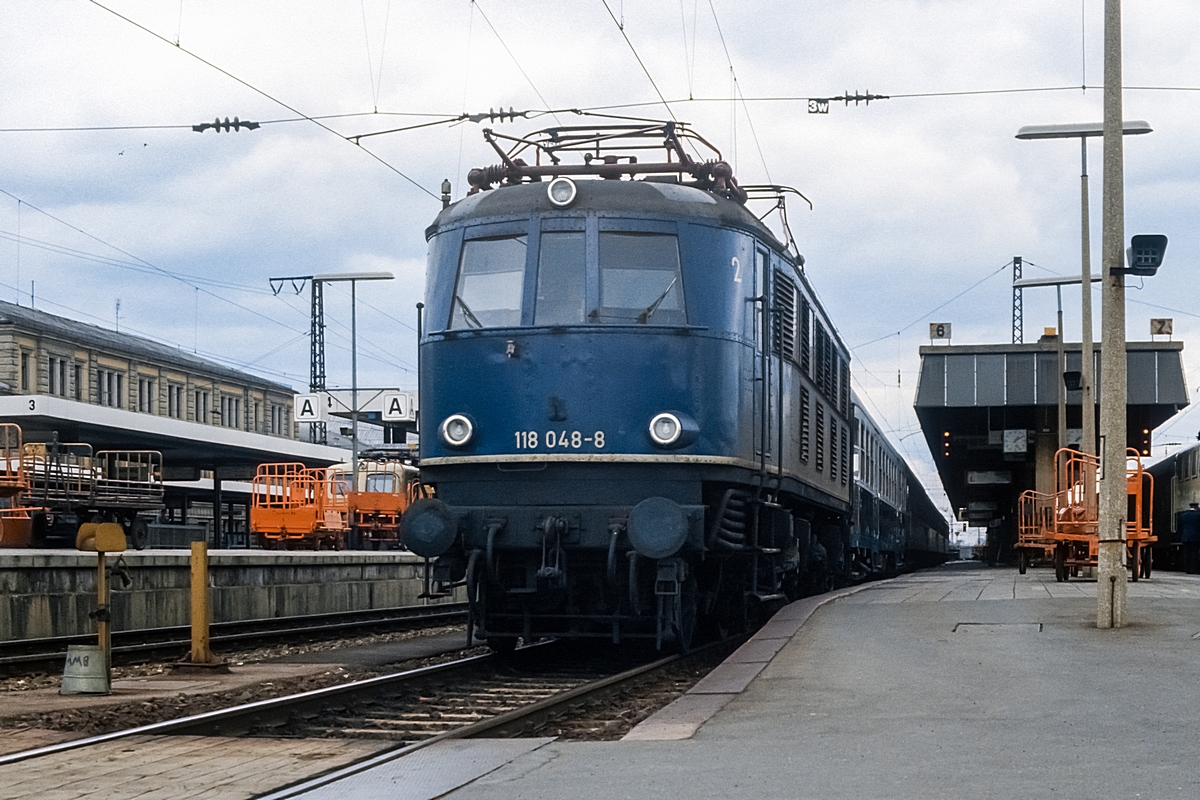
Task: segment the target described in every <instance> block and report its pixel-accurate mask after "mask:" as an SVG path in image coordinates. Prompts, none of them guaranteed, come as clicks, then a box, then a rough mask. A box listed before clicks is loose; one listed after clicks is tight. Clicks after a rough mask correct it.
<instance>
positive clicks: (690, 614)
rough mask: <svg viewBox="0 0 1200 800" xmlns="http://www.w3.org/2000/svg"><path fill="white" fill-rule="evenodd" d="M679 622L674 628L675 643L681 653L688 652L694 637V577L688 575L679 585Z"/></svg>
mask: <svg viewBox="0 0 1200 800" xmlns="http://www.w3.org/2000/svg"><path fill="white" fill-rule="evenodd" d="M679 618H680V619H679V622H678V623H676V624H675V625H672V627H673V628H674V629H675V645H676V648H677V649H678V650H679V652H681V653H689V652H691V650H692V643H693V641H694V639H695V637H696V578H695V576H693V575H690V574H689V575H688V577H687V580H685V581H684V582H683V583H682V584H681V585H680V587H679Z"/></svg>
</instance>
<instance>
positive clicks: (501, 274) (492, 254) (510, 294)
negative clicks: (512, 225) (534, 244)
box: [450, 235, 527, 330]
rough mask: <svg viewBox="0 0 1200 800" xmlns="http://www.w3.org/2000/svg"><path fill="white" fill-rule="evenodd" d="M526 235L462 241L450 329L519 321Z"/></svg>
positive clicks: (500, 325) (519, 322)
mask: <svg viewBox="0 0 1200 800" xmlns="http://www.w3.org/2000/svg"><path fill="white" fill-rule="evenodd" d="M526 242H527V237H525V236H523V235H522V236H504V237H500V238H495V239H470V240H468V241H466V242H464V243H463V249H462V257H461V259H460V260H459V267H458V281H457V282H456V284H455V290H454V299H453V304H452V306H451V311H450V328H451V329H452V330H460V329H463V328H495V327H505V326H510V325H520V324H521V294H522V290H523V288H524V283H525V253H526Z"/></svg>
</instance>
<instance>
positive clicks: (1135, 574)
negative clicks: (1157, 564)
mask: <svg viewBox="0 0 1200 800" xmlns="http://www.w3.org/2000/svg"><path fill="white" fill-rule="evenodd" d="M1141 552H1142V546H1141V545H1140V544H1138V543H1136V542H1135V543H1134V545H1133V553H1132V555H1131V557H1130V560H1129V573H1130V574H1129V582H1130V583H1137V581H1138V578H1139V577H1141V574H1142V568H1141V564H1139V563H1138V562H1139V561H1140V560H1141V558H1140V556H1141Z"/></svg>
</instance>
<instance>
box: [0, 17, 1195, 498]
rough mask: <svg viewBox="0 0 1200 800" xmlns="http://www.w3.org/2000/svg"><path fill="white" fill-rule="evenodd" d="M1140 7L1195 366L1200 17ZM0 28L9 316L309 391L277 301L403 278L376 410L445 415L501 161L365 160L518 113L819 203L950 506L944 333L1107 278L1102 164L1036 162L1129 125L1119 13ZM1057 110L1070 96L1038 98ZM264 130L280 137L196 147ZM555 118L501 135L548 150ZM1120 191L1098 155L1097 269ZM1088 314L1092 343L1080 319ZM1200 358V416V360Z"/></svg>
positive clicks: (1006, 323)
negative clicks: (629, 122) (474, 190)
mask: <svg viewBox="0 0 1200 800" xmlns="http://www.w3.org/2000/svg"><path fill="white" fill-rule="evenodd" d="M1124 6H1125V9H1124V11H1125V23H1124V36H1125V48H1124V53H1125V84H1126V86H1127V87H1144V88H1128V89H1127V90H1126V92H1125V96H1124V102H1125V117H1126V118H1127V119H1145V120H1147V121H1149V122H1150V124H1151V125H1152V126H1153V127H1154V129H1155V132H1154V133H1153V134H1151V135H1149V136H1144V137H1138V138H1137V139H1131V140H1128V141H1127V142H1126V148H1125V153H1126V160H1125V165H1126V173H1125V174H1126V178H1125V191H1126V194H1125V196H1126V231H1127V233H1130V234H1132V233H1137V232H1162V233H1166V234H1168V235H1169V236H1170V237H1171V244H1170V249H1169V252H1168V261H1167V264H1166V266H1164V268H1163V270H1162V271H1161V272H1160V275H1159V276H1157V277H1155V278H1153V279H1148V280H1146V281H1144V283H1142V282H1138V281H1131V286H1130V290H1129V291H1128V298H1129V305H1128V335H1129V337H1130V338H1134V339H1144V338H1148V337H1147V334H1148V328H1149V322H1148V320H1149V318H1150V317H1173V318H1174V320H1175V338H1177V339H1182V340H1184V341H1186V342H1189V343H1190V342H1192V341H1194V340H1196V337H1194V336H1193V334H1194V333H1200V302H1197V297H1198V294H1197V291H1196V289H1195V285H1196V276H1197V274H1198V273H1197V271H1196V269H1195V262H1196V257H1197V254H1198V251H1200V238H1198V236H1197V233H1196V228H1197V224H1196V223H1197V221H1196V213H1195V212H1196V208H1195V205H1194V203H1195V198H1196V197H1200V186H1198V183H1200V148H1197V147H1195V146H1194V140H1195V138H1196V136H1195V132H1196V131H1197V130H1198V129H1200V128H1198V125H1200V91H1197V89H1200V40H1198V39H1197V37H1196V36H1195V32H1196V31H1197V30H1200V5H1197V4H1195V3H1192V2H1185V1H1184V0H1154V1H1153V2H1150V1H1149V0H1126V2H1125V4H1124ZM0 9H3V10H2V15H3V16H2V18H3V20H4V24H3V25H2V26H0V80H2V84H0V85H2V87H3V90H2V91H0V129H2V131H0V191H2V192H3V194H0V297H2V298H4V299H7V300H15V299H19V300H20V302H21V303H22V304H23V305H25V304H29V303H30V302H34V303H35V304H36V306H37V307H38V308H42V309H45V310H48V311H51V312H54V313H60V314H64V315H67V316H73V317H76V318H79V319H83V320H87V321H92V322H96V323H97V324H101V325H106V326H116V325H117V324H118V323H119V325H120V328H121V329H122V330H128V331H133V332H137V333H141V334H145V335H148V336H151V337H154V338H156V339H159V340H161V341H165V342H169V343H171V344H175V345H178V346H180V347H182V348H185V349H192V350H196V351H197V352H200V353H202V354H204V355H207V356H209V357H212V358H216V359H218V360H222V361H224V362H226V363H229V364H231V365H234V366H239V367H243V368H246V369H250V370H252V371H257V372H259V373H261V374H263V375H265V376H268V377H273V378H276V379H278V380H282V381H284V382H286V383H290V384H292V385H294V386H296V387H297V388H300V389H303V388H304V387H305V385H306V383H307V376H308V341H307V338H306V335H307V330H308V306H307V295H302V296H300V297H297V296H296V295H295V294H294V293H292V292H291V290H290V289H284V290H283V292H281V293H280V294H279V295H278V296H276V295H274V294H273V293H272V291H271V288H270V286H269V278H271V277H274V276H280V275H296V274H300V275H305V274H312V273H324V272H340V271H351V270H354V271H361V270H390V271H391V272H393V273H394V274H395V275H396V278H397V280H395V281H394V282H392V283H389V284H379V285H372V286H370V287H364V289H363V291H362V292H361V294H360V301H359V321H358V324H359V331H360V335H359V340H360V383H362V384H365V385H393V386H394V385H399V386H402V387H408V386H412V385H414V382H415V375H414V372H413V370H414V367H413V364H414V363H415V360H416V358H415V341H414V340H415V335H414V331H413V327H414V314H415V312H414V304H415V303H416V302H417V301H418V300H419V299H420V298H421V296H422V292H423V284H424V256H425V243H424V237H423V230H424V228H425V226H426V225H428V224H429V222H430V221H431V220H432V218H433V217H434V215H435V214H436V213H437V211H438V210H439V208H440V204H439V202H438V200H437V199H436V195H437V194H438V193H439V186H440V184H441V181H442V179H443V178H449V179H450V181H451V182H452V183H453V186H454V196H455V199H457V198H459V197H461V196H462V194H463V192H464V191H465V188H466V181H465V175H466V172H467V170H468V169H470V168H471V167H473V166H481V165H485V164H490V163H492V162H493V161H494V160H495V159H494V156H492V155H489V149H488V148H487V146H486V145H485V143H484V142H483V140H482V137H481V135H480V131H481V127H482V126H481V125H479V124H475V123H469V122H468V123H462V124H456V125H451V124H441V125H434V126H431V127H426V128H421V129H419V130H414V131H408V132H399V133H391V134H387V135H381V136H377V137H372V138H368V139H363V140H362V147H358V146H355V145H354V144H352V143H350V142H349V141H347V140H346V139H345V138H344V137H346V136H352V135H356V134H363V133H371V132H377V131H384V130H389V129H393V128H400V127H404V126H409V125H415V124H420V123H423V122H432V121H436V120H439V119H445V118H449V117H453V116H455V115H458V114H461V113H464V112H465V113H477V112H485V111H487V110H488V109H489V108H492V107H496V108H499V107H501V106H502V107H504V108H509V107H512V108H513V109H515V110H517V111H526V110H528V111H533V112H541V111H546V110H551V109H553V110H559V109H571V108H578V109H598V108H604V109H606V110H607V113H627V114H636V115H639V116H645V117H656V118H666V117H668V115H669V113H668V111H667V109H666V108H665V107H664V106H663V104H662V103H661V102H659V96H660V93H661V96H662V97H663V98H665V99H666V100H667V102H668V103H669V104H670V112H671V113H674V115H675V116H676V117H677V118H679V119H681V120H685V121H688V122H690V123H692V124H693V125H694V126H695V127H696V129H697V130H698V131H700V132H701V133H702V134H704V135H705V136H706V137H707V138H708V139H709V140H710V141H712V142H713V143H714V144H716V145H717V146H718V147H720V148H721V149H722V151H723V152H724V154H725V155H726V157H727V159H728V160H730V161H731V162H732V163H733V164H734V165H735V168H736V172H737V174H738V176H739V179H740V180H741V181H742V182H743V183H761V182H766V181H767V180H768V179H769V180H770V181H772V182H775V183H783V184H788V185H791V186H794V187H796V188H797V189H799V190H800V191H801V192H803V193H804V194H805V195H806V196H807V197H809V198H810V199H811V200H812V202H813V204H814V209H813V210H812V211H809V210H807V208H806V207H805V206H804V205H803V204H800V203H793V204H792V206H791V215H790V216H791V221H792V227H793V231H794V233H795V236H796V239H797V240H798V242H799V244H800V247H801V250H802V251H803V252H804V254H805V256H806V259H807V262H808V270H809V274H810V276H811V278H812V280H813V282H814V284H815V285H816V287H817V289H818V291H819V292H820V293H821V295H822V298H823V300H824V302H825V304H826V306H827V307H828V308H829V311H830V313H831V314H832V316H833V318H834V320H835V321H836V322H837V324H838V327H839V329H840V332H841V335H842V337H843V339H844V340H845V341H846V343H847V344H848V345H849V346H850V347H851V348H852V351H853V353H854V358H855V363H854V368H855V375H856V377H855V381H856V388H857V390H858V391H859V393H860V394H862V395H864V396H865V397H867V398H868V402H869V406H870V407H871V410H872V411H873V413H874V414H875V415H876V416H877V417H878V418H879V420H880V423H881V424H882V425H883V426H884V427H885V428H886V429H888V430H889V432H890V436H891V438H892V440H893V442H894V443H896V444H897V445H898V446H899V447H900V448H901V449H902V451H903V452H905V453H906V455H907V456H908V457H909V460H910V462H911V463H913V465H914V466H915V467H916V468H917V469H918V471H919V473H920V474H922V475H923V476H924V477H925V478H926V479H927V480H929V481H930V482H932V480H933V478H934V472H933V469H932V465H931V462H930V459H929V457H928V453H927V452H926V449H925V445H924V441H923V439H922V438H921V436H920V434H919V433H918V432H917V431H918V428H917V423H916V419H915V417H914V415H913V413H912V400H913V396H914V390H915V382H916V377H917V368H918V365H919V358H918V356H917V348H918V347H919V346H920V345H921V344H923V343H927V341H928V340H927V332H928V325H927V323H929V322H934V321H936V322H952V323H953V326H954V341H955V343H959V344H964V343H991V342H1005V341H1008V340H1009V336H1010V320H1011V286H1010V280H1011V272H1010V271H1009V270H1007V269H1005V265H1006V264H1008V263H1009V262H1010V261H1011V259H1012V257H1013V256H1014V255H1020V256H1022V257H1023V258H1024V259H1025V260H1026V261H1027V262H1031V263H1032V264H1033V265H1035V266H1027V268H1026V275H1027V276H1036V275H1049V274H1051V273H1076V272H1077V271H1078V269H1079V222H1078V218H1079V148H1078V145H1077V143H1075V142H1070V141H1061V142H1053V141H1051V142H1022V141H1017V140H1016V139H1014V138H1013V137H1014V134H1015V133H1016V130H1017V128H1018V127H1020V126H1021V125H1026V124H1037V123H1062V122H1089V121H1098V120H1099V119H1100V117H1101V106H1102V93H1101V92H1100V91H1099V90H1098V88H1094V87H1098V86H1099V85H1100V83H1101V81H1102V64H1101V57H1102V44H1103V42H1102V37H1103V29H1102V13H1103V2H1102V0H1011V1H1010V2H1007V3H1004V4H1000V5H998V4H994V3H980V2H973V1H972V0H837V1H836V2H834V1H833V0H824V1H823V2H782V1H780V0H777V1H776V2H766V0H738V2H732V0H711V2H710V0H607V6H606V4H605V0H478V2H474V3H472V2H470V0H323V1H322V2H303V0H288V2H282V1H279V2H271V1H270V0H257V1H256V2H253V3H245V2H233V1H232V0H229V1H228V2H222V1H220V0H206V2H197V0H179V2H175V1H174V0H108V1H107V2H104V3H103V5H100V4H97V3H92V2H87V1H86V0H42V1H41V2H38V3H28V2H23V1H22V0H0ZM610 12H611V13H610ZM614 17H615V20H614ZM626 37H627V39H628V42H627V41H626ZM639 59H640V62H641V63H640V64H639ZM642 65H644V67H643V66H642ZM1085 84H1086V85H1087V86H1089V87H1093V88H1089V89H1088V90H1087V91H1083V90H1082V89H1080V88H1079V87H1081V86H1082V85H1085ZM1067 87H1071V88H1067ZM1034 89H1037V90H1045V91H1012V90H1034ZM868 90H869V91H870V92H872V93H876V94H883V95H888V96H890V97H891V99H888V100H880V101H876V102H873V103H871V104H870V105H869V106H858V107H855V106H854V105H850V106H849V107H847V106H845V105H843V104H841V103H833V104H831V107H830V110H829V113H828V114H825V115H818V114H809V113H807V103H806V102H805V100H806V99H807V98H820V97H832V96H837V95H841V94H843V93H844V92H846V91H849V92H851V93H854V92H865V91H868ZM734 97H737V98H741V99H739V100H738V102H733V100H732V99H731V98H734ZM234 116H237V117H239V118H240V119H242V120H253V121H257V122H261V123H263V124H262V127H260V128H259V129H257V130H253V131H247V130H243V131H241V132H229V133H223V132H222V133H218V132H214V131H211V130H210V131H207V132H204V133H202V134H200V133H195V132H193V131H192V130H191V127H190V126H191V125H193V124H196V123H201V122H205V121H211V120H213V119H214V118H217V117H220V118H222V119H223V118H225V117H230V118H232V117H234ZM304 117H314V118H320V124H318V123H317V122H314V121H310V120H306V119H304ZM554 119H555V117H554V116H546V115H542V116H538V117H536V118H533V119H521V120H517V121H516V122H512V123H507V122H506V123H503V124H501V123H495V125H496V127H498V128H501V129H502V130H504V131H506V132H512V133H522V132H526V131H529V130H532V129H534V128H535V127H540V126H543V125H545V124H550V123H553V120H554ZM557 119H559V120H563V121H564V122H566V121H569V120H572V119H573V117H572V115H571V114H569V113H564V112H562V111H560V112H559V113H558V115H557ZM485 124H487V123H485ZM1100 163H1101V146H1100V144H1099V142H1096V143H1093V144H1092V145H1091V150H1090V164H1091V167H1092V169H1091V172H1092V175H1093V180H1092V193H1091V198H1092V200H1091V202H1092V208H1093V215H1092V217H1093V225H1092V230H1093V234H1092V242H1093V252H1094V268H1095V269H1097V270H1098V269H1099V244H1100V226H1099V217H1100V213H1099V209H1100V195H1101V181H1100V173H1101V170H1100ZM969 287H974V288H971V289H970V291H967V292H966V293H965V294H962V296H961V297H958V298H957V299H953V298H955V296H956V295H959V294H960V293H962V292H963V291H964V290H967V289H968V288H969ZM31 295H32V297H31ZM1098 300H1099V298H1098V296H1097V298H1096V309H1097V311H1096V326H1097V333H1098V331H1099V302H1098ZM947 301H950V302H947ZM118 303H119V304H120V307H119V313H118V310H117V306H118ZM943 304H945V305H944V306H943ZM1064 304H1065V306H1066V326H1067V331H1068V338H1070V339H1073V340H1077V339H1078V337H1079V333H1078V331H1079V306H1080V295H1079V289H1078V288H1077V287H1070V288H1068V289H1067V290H1066V291H1065V292H1064ZM939 306H941V308H939ZM935 309H936V310H935ZM1054 313H1055V306H1054V293H1053V290H1051V289H1042V290H1030V291H1027V292H1026V294H1025V331H1026V340H1027V341H1028V340H1033V339H1036V337H1037V335H1038V333H1039V332H1040V330H1041V328H1042V327H1043V326H1052V325H1054ZM326 314H327V320H328V323H329V326H330V327H329V331H328V334H327V336H328V347H329V350H328V360H329V373H330V383H331V384H340V385H348V384H349V373H350V363H349V362H350V358H349V324H350V308H349V295H348V291H347V290H346V289H344V288H342V287H336V286H332V287H330V288H329V290H328V293H327V307H326ZM1184 359H1185V364H1186V366H1187V369H1188V384H1189V387H1191V388H1193V389H1194V388H1195V387H1196V386H1197V381H1198V380H1200V359H1198V358H1197V357H1196V353H1195V352H1192V351H1191V350H1185V353H1184ZM1198 430H1200V413H1193V414H1186V413H1185V414H1184V415H1182V416H1181V417H1179V418H1177V419H1176V420H1174V421H1172V422H1170V423H1168V424H1167V425H1165V426H1164V427H1163V428H1162V429H1161V430H1160V431H1159V441H1160V442H1163V443H1166V442H1171V441H1175V442H1186V441H1190V440H1193V439H1194V437H1195V436H1196V435H1197V431H1198Z"/></svg>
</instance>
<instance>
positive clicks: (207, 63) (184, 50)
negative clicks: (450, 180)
mask: <svg viewBox="0 0 1200 800" xmlns="http://www.w3.org/2000/svg"><path fill="white" fill-rule="evenodd" d="M88 2H90V3H91V4H92V5H94V6H96V7H97V8H100V9H103V10H104V11H107V12H108V13H110V14H112V15H113V16H114V17H117V18H118V19H122V20H124V21H125V22H128V23H129V24H130V25H132V26H134V27H135V28H137V29H138V30H141V31H145V32H146V33H148V34H150V35H151V36H153V37H154V38H155V39H158V40H159V41H161V42H164V43H165V44H169V45H171V46H172V47H174V48H175V49H176V50H179V51H180V52H181V53H184V54H185V55H187V56H190V57H191V58H194V59H196V60H197V61H199V62H200V63H201V64H204V65H205V66H207V67H211V68H212V69H215V70H216V71H217V72H219V73H221V74H222V75H224V76H225V77H227V78H229V79H231V80H233V81H236V82H237V83H240V84H241V85H242V86H245V87H246V88H247V89H249V90H250V91H252V92H254V93H255V94H260V95H262V96H263V97H265V98H267V99H268V100H270V101H271V102H273V103H276V104H278V105H280V106H282V107H283V108H286V109H287V110H288V111H291V112H292V113H293V114H299V115H300V116H302V117H304V118H305V119H306V120H308V121H309V122H311V123H313V124H314V125H316V126H317V127H319V128H321V129H322V130H325V131H328V132H329V133H332V134H333V135H334V136H337V137H338V138H339V139H343V140H345V138H346V137H344V136H342V134H340V133H338V132H337V131H335V130H334V129H333V128H331V127H329V126H328V125H326V124H324V123H323V122H321V121H319V120H317V119H315V118H314V117H310V116H309V115H307V114H305V113H304V112H303V111H300V110H299V109H297V108H294V107H292V106H290V105H288V104H287V103H285V102H284V101H282V100H280V99H279V98H277V97H275V96H273V95H271V94H268V93H267V92H265V91H263V90H262V89H259V88H258V87H257V86H254V85H253V84H251V83H249V82H247V81H244V80H242V79H241V78H239V77H238V76H236V75H234V74H233V73H232V72H230V71H228V70H226V69H223V68H221V67H218V66H217V65H216V64H214V63H212V62H211V61H207V60H205V59H204V58H202V57H200V56H199V55H197V54H195V53H193V52H191V51H190V50H188V49H187V48H185V47H182V46H180V45H178V44H176V43H173V42H172V41H171V40H170V39H167V38H166V37H165V36H162V35H161V34H158V33H155V32H154V31H152V30H150V29H149V28H147V27H146V26H145V25H142V24H141V23H139V22H136V21H134V20H132V19H130V18H129V17H127V16H125V15H124V14H121V13H119V12H117V11H114V10H113V9H111V8H109V7H108V6H105V5H104V4H103V3H100V2H98V0H88ZM357 147H358V148H359V149H361V150H362V151H363V152H364V153H366V154H367V155H369V156H370V157H371V158H373V159H375V160H376V161H378V162H379V163H380V164H382V165H383V166H385V167H387V168H388V169H389V170H391V171H392V172H394V173H396V174H397V175H399V176H400V177H401V178H404V180H406V181H408V182H409V183H411V184H412V185H413V186H415V187H417V188H418V189H420V190H421V191H422V192H424V193H425V194H427V195H429V196H430V197H432V198H433V199H434V200H437V199H439V198H438V195H436V194H434V193H433V192H431V191H429V189H426V188H425V187H424V186H422V185H421V184H420V183H418V182H417V181H416V179H414V178H412V177H410V176H409V175H407V174H405V173H404V172H401V171H400V169H399V168H397V167H395V166H393V165H392V164H390V163H388V162H387V161H385V160H384V159H383V158H381V157H380V156H378V155H376V154H375V153H372V152H371V151H370V150H368V149H366V148H365V147H363V146H362V145H357Z"/></svg>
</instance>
